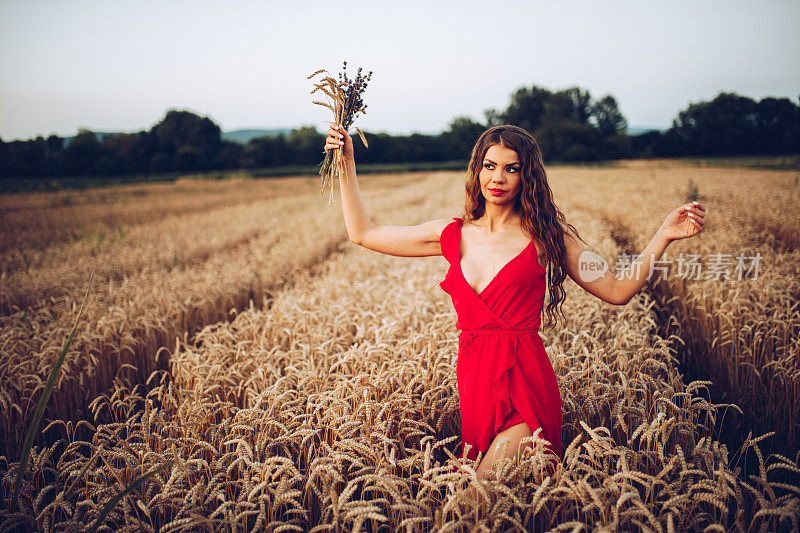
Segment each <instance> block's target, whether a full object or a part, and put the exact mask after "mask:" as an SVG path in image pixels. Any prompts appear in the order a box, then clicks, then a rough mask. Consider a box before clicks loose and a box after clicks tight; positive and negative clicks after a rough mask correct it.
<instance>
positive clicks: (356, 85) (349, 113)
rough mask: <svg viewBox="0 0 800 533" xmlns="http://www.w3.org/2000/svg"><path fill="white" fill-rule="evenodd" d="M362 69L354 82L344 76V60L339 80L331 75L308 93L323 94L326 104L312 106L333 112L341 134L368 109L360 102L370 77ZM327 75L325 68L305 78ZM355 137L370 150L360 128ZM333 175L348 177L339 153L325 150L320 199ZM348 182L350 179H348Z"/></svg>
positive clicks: (320, 170) (345, 71) (321, 167)
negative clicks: (325, 108) (341, 131)
mask: <svg viewBox="0 0 800 533" xmlns="http://www.w3.org/2000/svg"><path fill="white" fill-rule="evenodd" d="M361 71H362V68H361V67H358V72H357V73H356V77H355V78H354V79H350V78H348V77H347V61H344V64H343V66H342V72H340V73H339V81H336V80H335V79H333V78H332V77H331V76H330V75H328V76H325V77H324V78H322V81H321V82H320V83H315V84H314V90H313V91H311V94H314V93H315V92H317V91H322V92H323V93H325V95H326V96H327V97H328V98H329V99H330V100H329V101H328V102H320V101H318V100H314V101H313V103H315V104H317V105H321V106H324V107H327V108H328V109H330V110H331V111H333V120H334V122H335V123H336V124H341V125H342V127H343V128H344V131H345V132H347V130H348V129H349V128H350V126H351V125H352V124H353V121H354V120H355V118H356V117H357V116H358V115H359V114H360V113H363V114H366V113H367V111H366V109H367V106H366V105H365V104H364V101H363V100H362V99H361V95H362V94H363V93H364V90H365V89H366V88H367V83H368V82H369V80H370V78H371V77H372V71H371V70H370V71H369V73H368V74H367V75H366V76H362V74H361ZM323 72H325V73H328V71H327V70H325V69H320V70H318V71H316V72H315V73H313V74H311V75H310V76H308V77H307V78H306V79H309V80H310V79H311V78H313V77H314V76H316V75H317V74H321V73H323ZM356 131H357V132H358V136H359V137H361V142H363V143H364V146H366V147H367V148H369V145H368V144H367V139H366V138H365V137H364V134H363V133H362V132H361V130H360V129H358V128H356ZM334 173H336V174H338V176H339V178H340V179H341V177H342V174H344V175H345V178H347V173H346V172H345V171H344V162H343V161H342V151H341V150H336V149H331V150H326V151H325V159H323V160H322V163H320V169H319V175H320V176H321V177H322V187H321V188H320V192H319V193H320V197H322V194H323V192H324V190H325V186H326V185H327V184H328V183H331V184H332V183H333V176H334ZM348 179H349V178H348ZM331 199H333V186H331Z"/></svg>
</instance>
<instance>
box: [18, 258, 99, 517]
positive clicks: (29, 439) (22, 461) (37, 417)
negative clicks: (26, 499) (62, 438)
mask: <svg viewBox="0 0 800 533" xmlns="http://www.w3.org/2000/svg"><path fill="white" fill-rule="evenodd" d="M93 277H94V269H92V273H91V275H89V283H88V284H87V285H86V292H85V293H84V295H83V302H81V308H80V310H79V311H78V316H76V317H75V325H74V326H72V331H71V332H70V334H69V337H67V342H65V343H64V347H63V348H62V349H61V353H60V354H58V357H57V358H56V364H55V365H53V370H52V371H51V372H50V377H49V378H48V379H47V384H46V385H45V387H44V392H43V393H42V397H41V398H40V399H39V405H37V406H36V412H35V414H34V415H33V420H31V425H30V426H28V433H27V435H25V442H24V443H23V445H22V453H21V454H20V457H19V467H18V468H17V479H16V480H15V481H14V494H13V495H12V496H11V509H14V508H15V507H16V506H17V498H18V497H19V488H20V486H21V485H22V475H23V474H24V473H25V470H26V469H27V468H28V455H29V454H30V452H31V446H32V445H33V438H34V436H35V435H36V431H37V430H38V429H39V423H40V422H41V421H42V416H43V415H44V409H45V407H47V401H48V400H49V399H50V393H51V392H53V385H55V382H56V377H58V372H59V371H60V370H61V365H62V364H63V363H64V357H66V355H67V351H68V350H69V346H70V344H72V338H73V337H74V336H75V330H77V329H78V321H79V320H80V318H81V314H83V308H84V306H85V305H86V297H87V296H88V295H89V287H91V286H92V278H93Z"/></svg>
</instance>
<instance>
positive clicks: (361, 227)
mask: <svg viewBox="0 0 800 533" xmlns="http://www.w3.org/2000/svg"><path fill="white" fill-rule="evenodd" d="M325 149H326V150H331V149H333V150H342V161H343V163H344V168H345V172H346V174H347V176H346V177H345V176H341V177H340V178H339V188H340V190H341V194H342V210H343V211H344V223H345V226H346V227H347V235H348V237H349V238H350V241H351V242H353V243H355V244H358V245H360V246H363V247H364V248H367V249H369V250H374V251H376V252H381V253H384V254H389V255H399V256H406V257H422V256H428V255H441V253H442V251H441V247H440V245H439V236H440V235H441V234H442V230H443V229H444V227H445V226H447V224H449V223H450V222H451V221H452V219H449V218H442V219H437V220H431V221H429V222H425V223H424V224H420V225H418V226H375V225H374V224H372V221H371V220H370V218H369V214H367V208H366V207H365V206H364V201H363V200H362V198H361V192H360V191H359V190H358V178H357V177H356V162H355V157H354V155H353V140H352V139H351V138H350V135H348V134H347V132H345V131H344V128H342V126H341V125H339V124H333V123H331V127H330V128H329V129H328V137H327V140H326V142H325Z"/></svg>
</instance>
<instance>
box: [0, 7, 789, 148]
mask: <svg viewBox="0 0 800 533" xmlns="http://www.w3.org/2000/svg"><path fill="white" fill-rule="evenodd" d="M312 14H313V15H312ZM798 27H800V1H798V0H766V1H759V2H756V1H751V2H742V1H734V0H724V1H716V0H714V1H706V0H694V1H687V2H684V1H670V2H665V1H658V2H651V1H633V0H631V1H628V2H622V1H608V0H607V1H599V2H598V1H596V0H595V1H570V2H554V1H552V0H551V1H547V2H544V1H522V0H518V1H506V0H495V1H494V2H487V1H481V2H479V1H471V0H457V1H452V2H445V1H436V0H426V1H413V0H404V1H402V2H385V1H380V0H366V1H361V0H339V1H336V2H333V1H330V2H318V1H311V0H303V1H286V0H280V1H274V2H273V1H261V2H246V1H233V0H226V1H219V2H207V1H201V0H191V1H171V0H160V1H152V2H151V1H147V0H137V1H124V2H123V1H114V0H102V1H87V0H70V1H42V0H14V1H10V0H0V69H1V70H0V137H2V139H3V140H4V141H9V140H12V139H16V138H20V139H27V138H30V137H33V136H36V135H39V134H41V135H43V136H45V137H46V136H47V135H49V134H51V133H55V134H58V135H61V136H68V135H74V134H75V133H76V132H77V130H78V128H79V127H87V128H90V129H92V130H94V131H131V132H133V131H140V130H143V129H149V128H150V127H152V126H153V124H155V123H157V122H158V121H160V120H161V118H162V117H163V116H164V114H165V113H166V111H167V110H168V109H172V108H176V109H187V110H190V111H193V112H195V113H197V114H200V115H203V116H208V117H210V118H211V119H212V120H214V122H216V123H217V124H218V125H219V126H220V127H221V128H222V129H223V130H224V131H229V130H234V129H242V128H292V127H298V126H301V125H313V126H315V127H317V128H318V129H319V130H320V131H322V129H323V128H324V123H325V121H327V120H329V118H330V117H329V115H331V113H330V112H329V111H328V110H326V109H324V108H322V107H320V106H317V105H313V104H312V103H311V100H312V99H314V97H316V96H317V95H318V94H319V93H316V94H314V95H313V97H312V96H311V95H309V91H310V90H311V89H312V88H313V86H312V82H311V80H307V79H306V76H308V75H309V74H311V73H312V72H314V71H315V70H317V69H318V68H326V69H328V70H329V71H331V72H332V73H337V72H339V71H340V70H341V65H342V60H347V62H348V71H351V69H352V70H355V68H356V67H358V66H363V67H364V70H365V71H367V70H373V71H374V73H373V75H372V80H371V82H370V84H369V87H368V88H367V91H366V93H365V94H364V101H365V102H366V103H367V104H368V105H369V108H368V114H367V115H364V116H360V117H359V118H358V119H357V120H356V125H358V126H360V127H361V128H362V129H363V130H366V131H371V132H379V131H385V132H389V133H411V132H421V133H437V132H440V131H442V130H443V129H445V128H447V126H448V125H449V124H450V122H451V121H452V119H453V118H455V117H457V116H459V115H466V116H469V117H471V118H473V119H474V120H476V121H483V118H484V117H483V110H484V109H486V108H490V107H494V108H497V109H500V110H502V109H504V108H505V107H506V106H507V105H508V103H509V98H510V95H511V94H512V92H514V91H515V90H516V89H517V88H519V87H522V86H527V87H530V86H531V85H538V86H541V87H545V88H547V89H550V90H553V91H555V90H559V89H564V88H567V87H569V86H573V85H577V86H580V87H582V88H584V89H587V90H589V91H590V93H591V95H592V97H593V98H600V97H601V96H603V95H605V94H607V93H609V94H612V95H613V96H614V97H615V98H616V99H617V102H618V103H619V105H620V108H621V110H622V112H623V114H624V115H625V117H626V118H627V119H628V124H629V125H630V126H633V127H657V128H666V127H668V126H669V125H670V124H671V121H672V119H673V118H674V117H675V116H676V115H677V112H678V111H679V110H680V109H683V108H685V107H686V106H687V105H688V104H689V103H690V102H696V101H700V100H710V99H712V98H714V96H716V95H717V94H718V93H719V92H720V91H734V92H736V93H738V94H741V95H745V96H749V97H751V98H754V99H760V98H762V97H764V96H778V97H789V98H791V99H792V100H793V101H794V102H795V103H798V95H799V94H800V31H798V30H797V28H798Z"/></svg>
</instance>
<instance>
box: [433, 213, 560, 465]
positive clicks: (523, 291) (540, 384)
mask: <svg viewBox="0 0 800 533" xmlns="http://www.w3.org/2000/svg"><path fill="white" fill-rule="evenodd" d="M462 226H463V221H462V220H461V219H460V218H457V217H454V221H453V222H451V223H450V224H448V225H447V226H446V227H445V228H444V230H442V235H441V240H440V243H441V248H442V255H443V256H444V257H445V259H447V261H448V262H449V263H450V268H449V269H448V271H447V275H446V276H445V278H444V280H443V281H442V282H441V283H440V284H439V286H440V287H441V288H442V289H443V290H444V291H445V292H446V293H448V294H449V295H450V297H451V298H452V300H453V306H454V307H455V310H456V314H457V315H458V319H457V321H456V328H458V329H460V330H461V334H460V335H459V342H458V362H457V364H456V376H457V379H458V397H459V400H460V403H461V436H462V439H461V440H462V443H461V450H460V452H459V456H461V455H463V450H464V444H465V443H469V444H471V445H472V448H471V449H470V451H469V454H468V455H467V457H468V458H469V459H472V460H474V459H476V458H477V456H478V451H479V450H480V451H482V452H484V455H485V452H486V451H487V450H488V449H489V446H490V445H491V443H492V440H493V439H494V438H495V437H496V436H497V434H498V433H499V432H500V431H502V430H504V429H507V428H508V427H510V426H513V425H515V424H519V423H521V422H523V421H524V422H526V423H527V424H528V427H530V429H531V431H535V430H536V428H538V427H540V426H541V427H542V434H541V436H542V437H544V438H545V439H547V440H548V441H550V443H551V445H550V446H549V449H550V451H551V452H553V453H554V454H555V455H556V456H558V458H559V459H560V458H561V393H560V392H559V390H558V383H557V381H556V375H555V372H554V371H553V366H552V365H551V364H550V360H549V359H548V357H547V353H546V352H545V350H544V344H542V339H541V338H540V337H539V333H538V330H539V325H540V324H541V320H540V315H541V312H542V305H543V304H544V293H545V274H546V271H545V269H544V268H542V266H541V265H540V264H539V261H538V259H537V257H536V247H535V245H534V244H533V241H531V242H530V243H529V244H528V246H526V247H525V249H524V250H523V251H522V252H520V253H519V254H518V255H517V256H516V257H514V258H513V259H512V260H511V261H509V262H508V263H506V264H505V265H504V266H503V268H502V269H500V271H499V272H498V273H497V275H496V276H495V277H494V279H492V281H490V282H489V285H487V286H486V288H485V289H483V291H481V293H480V294H477V293H476V292H475V290H474V289H473V288H472V287H471V286H470V285H469V283H467V280H466V279H465V278H464V274H463V273H462V271H461V227H462Z"/></svg>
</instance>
